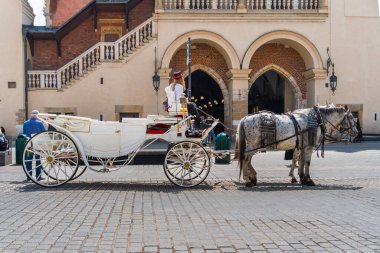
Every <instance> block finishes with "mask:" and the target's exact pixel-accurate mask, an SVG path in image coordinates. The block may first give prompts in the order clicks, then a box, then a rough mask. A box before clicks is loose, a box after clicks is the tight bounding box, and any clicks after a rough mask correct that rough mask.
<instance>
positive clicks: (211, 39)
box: [161, 31, 240, 69]
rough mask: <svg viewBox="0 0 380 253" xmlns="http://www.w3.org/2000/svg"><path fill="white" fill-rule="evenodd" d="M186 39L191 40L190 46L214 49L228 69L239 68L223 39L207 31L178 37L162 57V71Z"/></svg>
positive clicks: (231, 47)
mask: <svg viewBox="0 0 380 253" xmlns="http://www.w3.org/2000/svg"><path fill="white" fill-rule="evenodd" d="M188 38H191V41H192V44H194V43H204V44H208V45H210V46H212V47H214V48H216V49H217V50H218V51H219V52H220V53H221V54H222V55H223V58H224V59H225V61H226V63H227V65H228V68H230V69H239V68H240V59H239V57H238V55H237V53H236V50H235V48H234V47H233V46H232V45H231V44H230V43H229V42H228V41H227V40H226V39H225V38H223V37H222V36H220V35H219V34H216V33H213V32H209V31H192V32H188V33H185V34H183V35H181V36H179V37H178V38H177V39H176V40H175V41H173V42H172V43H171V44H170V45H169V47H168V48H167V49H166V51H165V53H164V55H163V57H162V62H161V68H162V69H165V68H169V65H170V62H171V60H172V58H173V56H174V55H175V54H176V53H177V51H178V50H179V49H180V48H181V47H182V46H184V45H186V42H187V40H188Z"/></svg>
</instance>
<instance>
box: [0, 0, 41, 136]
mask: <svg viewBox="0 0 380 253" xmlns="http://www.w3.org/2000/svg"><path fill="white" fill-rule="evenodd" d="M0 17H1V21H2V22H1V32H2V36H1V38H0V56H1V60H0V125H1V126H3V127H4V128H5V130H6V134H7V135H16V134H17V133H18V130H16V128H15V126H16V125H19V124H22V122H23V121H24V119H25V118H24V116H25V111H24V110H25V88H26V84H25V75H26V72H25V67H24V66H25V60H26V59H25V55H26V54H27V51H28V48H27V43H26V42H25V40H24V39H23V33H22V26H23V25H32V24H33V20H34V14H33V10H32V8H31V7H30V5H29V3H28V1H27V0H23V1H21V0H20V1H12V3H10V4H8V3H7V4H3V5H2V7H1V8H0Z"/></svg>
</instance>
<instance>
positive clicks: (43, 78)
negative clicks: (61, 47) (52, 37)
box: [28, 18, 154, 89]
mask: <svg viewBox="0 0 380 253" xmlns="http://www.w3.org/2000/svg"><path fill="white" fill-rule="evenodd" d="M153 23H154V22H153V18H151V19H149V20H147V21H145V22H144V23H142V24H141V25H139V26H138V27H136V28H135V29H133V30H132V31H130V32H128V33H127V34H126V35H124V36H123V37H121V38H120V39H118V40H117V41H115V42H99V43H97V44H95V45H94V46H93V47H91V48H90V49H88V50H87V51H86V52H84V53H82V54H81V55H79V56H78V57H76V58H75V59H73V60H72V61H70V62H68V63H67V64H65V65H64V66H63V67H61V68H60V69H58V70H56V71H46V70H42V71H38V70H33V71H28V88H29V89H62V88H64V87H67V86H69V85H70V84H72V83H73V82H74V81H75V80H79V79H80V78H81V77H83V76H84V75H85V74H87V73H88V72H89V71H93V70H94V69H95V68H96V67H97V66H98V65H100V64H101V63H102V62H120V61H122V60H123V59H125V58H126V57H128V56H129V55H131V54H133V52H134V51H136V50H137V49H138V47H139V46H142V45H144V43H146V42H148V41H149V40H150V39H152V38H153Z"/></svg>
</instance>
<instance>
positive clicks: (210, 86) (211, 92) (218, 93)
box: [185, 69, 225, 133]
mask: <svg viewBox="0 0 380 253" xmlns="http://www.w3.org/2000/svg"><path fill="white" fill-rule="evenodd" d="M185 81H186V85H187V86H188V76H187V77H186V78H185ZM191 101H192V102H194V103H195V104H196V105H197V107H198V108H199V109H201V110H203V111H204V112H206V113H207V114H210V115H212V116H213V117H215V118H217V119H219V120H220V121H222V122H224V117H225V114H224V111H225V105H224V96H223V92H222V89H221V88H220V87H219V84H218V83H217V81H216V80H215V79H214V78H213V77H212V76H210V75H209V74H208V73H206V72H205V71H203V70H201V69H198V70H195V71H194V72H192V74H191ZM222 131H223V127H222V126H218V127H217V128H216V129H215V132H216V133H219V132H222Z"/></svg>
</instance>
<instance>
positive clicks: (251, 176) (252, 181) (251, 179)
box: [244, 155, 257, 187]
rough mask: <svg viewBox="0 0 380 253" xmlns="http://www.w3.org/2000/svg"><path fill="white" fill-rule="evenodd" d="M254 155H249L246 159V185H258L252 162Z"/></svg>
mask: <svg viewBox="0 0 380 253" xmlns="http://www.w3.org/2000/svg"><path fill="white" fill-rule="evenodd" d="M252 157H253V155H248V156H246V158H245V159H244V166H247V177H246V178H245V186H247V187H253V186H254V185H257V177H256V171H255V169H254V168H253V166H252V164H251V160H252Z"/></svg>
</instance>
